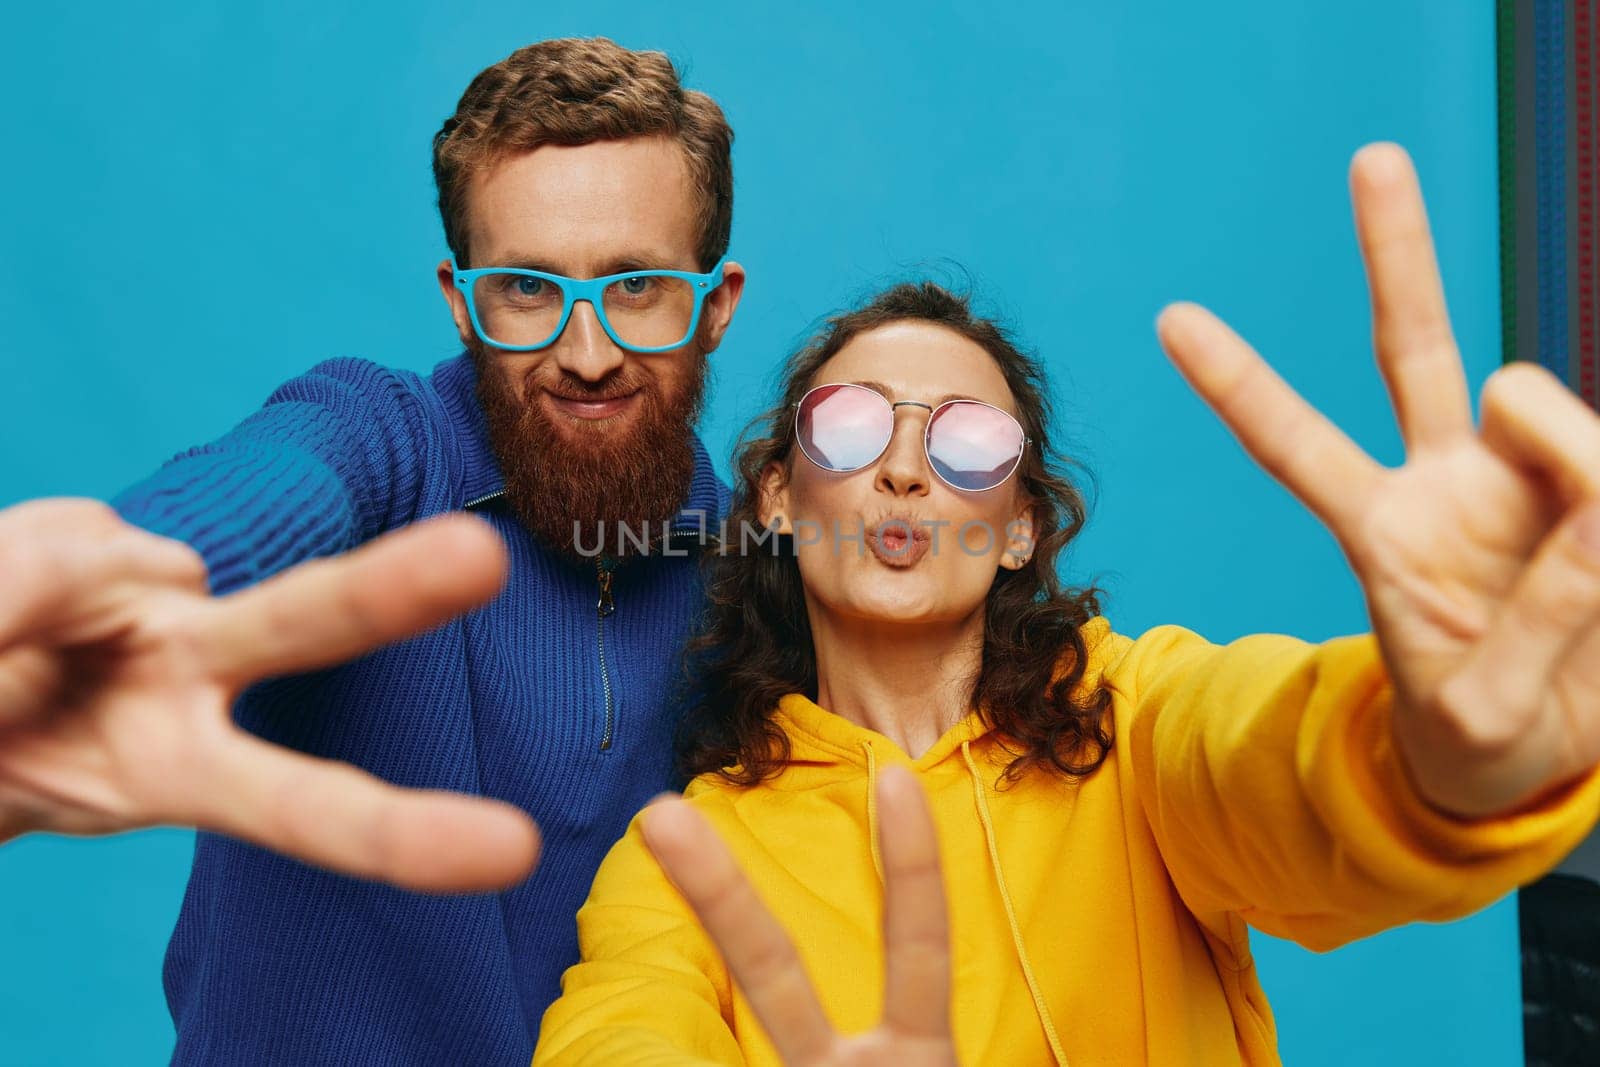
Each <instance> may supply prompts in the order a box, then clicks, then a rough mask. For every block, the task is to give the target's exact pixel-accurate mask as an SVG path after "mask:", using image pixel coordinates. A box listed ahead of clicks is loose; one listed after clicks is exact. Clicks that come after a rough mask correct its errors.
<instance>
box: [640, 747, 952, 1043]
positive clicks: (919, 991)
mask: <svg viewBox="0 0 1600 1067" xmlns="http://www.w3.org/2000/svg"><path fill="white" fill-rule="evenodd" d="M878 805H879V806H878V811H879V813H880V827H879V833H878V840H879V842H880V848H881V851H882V854H883V880H884V906H883V928H884V929H883V936H884V949H885V956H884V999H883V1021H882V1022H880V1023H879V1024H878V1025H877V1026H876V1027H875V1028H873V1029H872V1030H869V1031H867V1032H866V1033H862V1034H851V1035H848V1036H846V1035H841V1034H838V1033H835V1032H834V1029H833V1027H832V1026H831V1025H830V1024H829V1022H828V1018H827V1016H826V1015H825V1014H824V1013H823V1010H822V1004H821V1003H820V1002H819V1001H818V1000H817V994H816V991H815V989H814V988H813V987H812V985H811V981H810V979H809V978H808V977H807V976H806V972H805V966H804V964H803V962H802V961H801V959H800V955H799V953H797V952H796V951H795V948H794V945H793V943H792V942H790V940H789V938H788V937H787V936H786V935H785V934H784V932H783V928H782V927H781V926H780V925H778V921H777V920H776V919H775V918H773V916H772V913H771V912H769V911H767V909H766V907H765V906H763V905H762V903H761V900H760V898H759V897H757V896H756V892H755V890H754V889H753V888H752V887H751V885H750V883H749V882H748V881H747V880H746V879H745V877H744V875H743V873H741V872H740V870H739V866H738V864H737V863H736V862H735V861H734V858H733V856H732V855H731V854H730V853H729V852H728V849H727V846H725V845H724V844H723V843H722V840H721V838H719V837H718V836H717V833H716V831H715V830H714V829H712V827H711V825H710V824H709V823H707V822H706V821H705V818H704V817H703V816H701V814H700V813H699V812H697V811H695V810H694V808H693V806H691V805H690V804H689V803H688V802H687V801H684V800H677V799H669V800H662V801H657V802H656V803H653V804H651V805H650V807H649V808H648V809H646V811H645V813H644V816H643V823H642V825H641V830H642V832H643V834H644V839H645V843H646V844H648V845H649V846H650V851H651V852H652V853H654V854H655V857H656V859H657V860H658V861H659V862H660V864H661V866H662V869H664V870H665V871H666V872H667V875H668V877H670V878H671V879H672V881H673V883H674V884H675V885H677V887H678V889H679V891H680V892H682V893H683V896H684V899H686V900H687V901H688V902H689V904H690V906H691V907H693V908H694V910H695V913H696V914H697V915H699V916H700V921H701V923H702V924H704V926H705V928H706V931H707V932H708V933H709V934H710V935H711V937H712V939H713V940H714V941H715V942H716V943H717V947H718V949H720V950H721V952H722V956H723V959H724V960H726V961H727V964H728V970H729V972H730V973H732V975H733V977H734V980H735V981H737V982H738V983H739V988H740V989H742V990H743V991H744V995H745V997H746V999H748V1000H749V1001H750V1007H751V1009H752V1010H753V1011H754V1012H755V1013H756V1016H757V1017H758V1018H759V1019H760V1020H761V1025H762V1026H764V1027H766V1031H767V1036H768V1037H769V1038H771V1039H772V1043H773V1046H774V1047H775V1048H776V1049H777V1050H778V1053H779V1055H781V1056H782V1057H783V1062H784V1063H786V1064H789V1065H790V1067H854V1065H862V1067H865V1065H867V1064H883V1063H892V1064H895V1065H896V1067H953V1065H954V1064H955V1062H956V1054H955V1045H954V1042H953V1040H952V1038H951V1035H950V947H949V929H948V919H947V918H946V916H945V905H944V882H943V881H942V876H941V874H940V871H939V844H938V840H937V838H936V837H935V835H934V828H933V817H932V816H931V815H930V814H929V813H928V805H927V801H926V800H925V799H924V798H923V796H922V787H921V786H920V785H918V784H917V780H916V778H915V777H914V776H913V775H912V774H911V772H910V771H908V770H906V769H905V768H903V767H889V768H887V769H886V770H885V771H884V772H883V776H882V777H881V778H880V779H879V780H878Z"/></svg>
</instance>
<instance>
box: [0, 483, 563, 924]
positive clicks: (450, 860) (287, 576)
mask: <svg viewBox="0 0 1600 1067" xmlns="http://www.w3.org/2000/svg"><path fill="white" fill-rule="evenodd" d="M504 577H505V548H504V546H502V545H501V544H500V542H499V539H498V538H497V537H496V536H495V535H494V533H493V532H492V531H490V530H489V529H488V528H487V527H486V526H484V525H483V524H482V523H480V522H479V521H478V520H476V519H471V518H464V517H460V516H456V517H450V518H444V519H436V520H432V521H429V522H424V523H420V524H418V525H416V526H413V527H410V528H408V529H405V530H402V531H399V532H397V533H393V534H390V535H388V536H385V537H382V538H379V539H378V540H376V541H374V542H373V543H371V544H369V545H367V546H365V547H362V548H359V549H357V550H355V551H354V552H350V553H348V554H346V555H343V556H340V557H337V558H334V559H324V560H315V561H313V562H310V563H306V564H303V565H301V566H299V567H295V568H294V569H292V570H289V571H285V572H284V573H283V574H280V575H278V576H276V577H274V578H272V579H270V580H268V581H265V582H262V583H261V584H260V585H257V586H255V587H253V588H250V589H246V590H244V591H242V592H238V593H234V594H232V595H230V596H226V597H221V598H217V597H212V596H211V595H210V594H209V592H208V587H207V583H206V570H205V565H204V563H203V562H202V561H201V559H200V557H199V556H198V555H197V554H196V553H195V552H194V551H193V550H191V549H190V548H188V547H187V546H185V545H182V544H180V543H178V542H176V541H172V540H168V539H167V538H164V537H156V536H154V535H152V534H149V533H146V532H145V531H143V530H139V529H137V528H135V527H132V526H130V525H128V524H127V523H124V522H123V521H122V520H121V519H120V518H118V517H117V515H116V513H115V512H113V511H112V510H111V509H110V508H108V507H106V506H105V505H104V504H100V503H98V502H96V501H92V500H66V499H61V500H39V501H33V502H30V503H27V504H19V505H17V506H16V507H13V508H8V509H6V510H4V511H0V843H3V842H5V841H7V840H9V839H11V838H14V837H16V836H18V835H20V834H25V833H28V832H30V831H35V830H49V831H55V832H57V833H66V834H106V833H114V832H117V831H120V830H131V829H135V828H138V827H143V826H154V825H158V824H177V825H183V826H198V827H201V828H204V829H209V830H217V831H220V832H223V833H228V834H232V835H233V836H235V837H239V838H243V839H245V840H248V841H253V842H255V843H256V844H259V845H263V846H265V847H267V848H272V849H277V850H278V851H280V852H283V853H286V854H288V855H291V856H295V857H297V858H299V859H301V860H304V861H306V862H308V863H314V864H318V865H320V866H323V867H327V868H330V869H332V870H337V871H342V872H344V873H346V874H352V875H357V876H359V877H363V878H374V879H380V880H383V881H387V882H392V883H394V884H396V885H399V886H403V887H406V888H411V889H421V890H431V891H439V892H444V891H451V892H460V891H465V890H477V889H491V888H500V887H503V886H505V885H507V884H510V883H512V882H515V881H519V880H521V879H522V878H523V877H524V876H526V875H527V873H528V871H529V870H530V869H531V868H532V866H533V862H534V858H535V856H536V855H537V853H538V840H539V839H538V832H537V830H536V829H535V828H534V826H533V823H532V822H531V821H530V820H529V819H528V817H527V816H526V815H525V814H524V813H523V812H521V811H520V810H518V809H516V808H514V807H513V806H511V805H509V804H505V803H502V802H500V801H494V800H487V799H484V798H480V797H466V796H460V795H457V794H454V793H447V792H442V791H430V792H423V791H421V790H413V789H400V788H397V787H395V786H392V785H389V784H388V783H386V782H383V781H380V780H379V779H377V778H374V777H373V776H372V775H370V774H367V773H365V772H364V771H360V770H357V769H356V768H354V767H351V766H349V765H348V764H343V763H335V762H333V761H331V760H323V759H315V758H312V757H310V756H306V755H302V754H301V753H298V752H291V751H289V750H288V749H285V748H281V747H279V746H277V745H272V744H268V743H267V742H265V741H262V740H260V739H259V738H256V737H253V736H251V735H250V734H247V733H245V732H244V731H242V730H240V729H238V728H237V727H236V726H235V725H234V723H233V719H232V716H231V714H230V708H231V705H232V702H233V698H234V697H235V696H236V695H237V694H238V693H239V691H240V690H242V689H243V688H244V687H245V686H247V685H249V684H250V683H252V682H255V681H257V680H259V679H262V678H268V677H272V676H274V675H280V674H287V673H291V672H297V671H304V670H310V669H313V668H318V667H326V666H331V665H333V664H336V663H339V662H342V661H344V660H347V659H351V658H353V657H355V656H357V655H359V654H361V653H363V652H366V651H368V650H370V649H373V648H376V647H378V646H379V645H382V644H386V643H388V642H390V641H396V640H399V639H401V638H403V637H406V636H409V635H411V634H414V633H416V632H418V631H420V630H424V629H427V628H428V627H431V626H435V625H438V624H439V623H441V622H444V621H445V620H446V619H448V618H450V617H451V616H453V615H456V614H458V613H459V612H462V611H465V610H467V609H468V608H471V607H473V606H475V605H477V604H479V603H482V602H483V601H484V600H486V599H488V598H489V597H491V596H493V595H494V593H495V591H496V590H497V589H499V588H500V585H501V583H502V581H503V580H504ZM307 713H308V714H314V713H315V709H307Z"/></svg>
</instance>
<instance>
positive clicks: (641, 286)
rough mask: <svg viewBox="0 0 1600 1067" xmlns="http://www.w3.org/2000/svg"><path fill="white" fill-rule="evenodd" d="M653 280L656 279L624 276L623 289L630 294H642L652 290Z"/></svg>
mask: <svg viewBox="0 0 1600 1067" xmlns="http://www.w3.org/2000/svg"><path fill="white" fill-rule="evenodd" d="M653 281H655V279H654V278H624V279H622V291H623V292H625V293H627V294H628V295H629V296H642V295H643V294H645V293H647V292H649V291H650V283H651V282H653Z"/></svg>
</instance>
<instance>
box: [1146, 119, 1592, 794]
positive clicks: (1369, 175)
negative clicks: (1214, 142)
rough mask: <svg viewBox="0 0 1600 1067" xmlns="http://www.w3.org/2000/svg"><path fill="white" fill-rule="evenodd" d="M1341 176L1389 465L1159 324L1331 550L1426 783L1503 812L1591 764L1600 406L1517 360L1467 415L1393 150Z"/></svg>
mask: <svg viewBox="0 0 1600 1067" xmlns="http://www.w3.org/2000/svg"><path fill="white" fill-rule="evenodd" d="M1351 187H1352V194H1353V198H1354V202H1355V214H1356V229H1357V233H1358V236H1359V240H1360V245H1361V250H1362V254H1363V258H1364V259H1365V262H1366V268H1367V278H1368V282H1369V286H1370V290H1371V297H1372V313H1373V330H1374V336H1375V343H1376V349H1377V357H1378V364H1379V367H1380V369H1381V371H1382V373H1383V378H1384V380H1385V382H1386V383H1387V385H1388V389H1389V393H1390V396H1391V398H1392V400H1393V403H1394V409H1395V412H1396V414H1397V416H1398V419H1399V423H1400V430H1401V434H1402V436H1403V437H1404V439H1405V444H1406V462H1405V465H1404V466H1401V467H1399V468H1396V469H1390V468H1386V467H1383V466H1381V465H1379V464H1378V463H1376V462H1375V461H1374V460H1373V459H1371V458H1370V457H1369V456H1367V455H1366V454H1365V453H1364V452H1363V451H1362V450H1361V449H1360V448H1358V447H1357V446H1356V445H1355V444H1354V443H1353V442H1352V441H1350V439H1349V438H1347V437H1345V436H1344V434H1343V433H1341V432H1340V431H1339V430H1338V429H1337V428H1336V427H1335V426H1334V425H1333V424H1332V423H1330V422H1329V421H1328V420H1327V419H1326V418H1325V417H1323V416H1322V415H1321V414H1320V413H1319V412H1317V411H1316V410H1315V409H1313V408H1312V407H1311V406H1310V405H1308V404H1307V403H1306V402H1305V401H1304V400H1302V399H1301V398H1300V397H1299V396H1298V395H1297V394H1296V393H1295V392H1294V391H1293V390H1292V389H1290V388H1289V386H1288V385H1287V384H1285V383H1284V382H1283V380H1282V379H1280V378H1279V377H1278V376H1277V375H1276V374H1275V373H1274V372H1273V371H1272V370H1271V369H1270V368H1269V367H1268V366H1267V364H1266V363H1265V362H1263V361H1262V359H1261V357H1260V356H1258V355H1257V354H1256V353H1255V352H1254V351H1253V350H1251V348H1250V347H1249V346H1248V345H1247V344H1246V343H1245V342H1244V341H1243V340H1241V339H1240V338H1239V337H1238V336H1237V335H1236V334H1234V333H1233V332H1232V331H1231V330H1230V329H1228V327H1227V326H1225V325H1223V323H1222V322H1221V321H1220V320H1218V319H1216V318H1215V317H1214V316H1212V315H1211V314H1210V313H1209V312H1206V311H1204V310H1203V309H1201V308H1199V307H1196V306H1194V305H1175V306H1173V307H1170V308H1168V309H1166V310H1165V311H1164V312H1163V313H1162V316H1161V318H1160V321H1159V323H1158V327H1157V328H1158V332H1159V334H1160V337H1161V342H1162V345H1163V346H1164V347H1165V349H1166V351H1167V353H1168V355H1169V356H1170V357H1171V358H1172V360H1173V362H1174V363H1175V364H1176V365H1177V367H1178V369H1179V370H1180V372H1182V374H1183V375H1184V377H1185V378H1186V379H1188V381H1189V382H1190V384H1191V385H1192V386H1193V387H1194V388H1195V390H1196V391H1197V392H1198V393H1199V394H1200V395H1201V396H1202V397H1203V398H1204V399H1205V401H1206V402H1207V403H1208V404H1209V405H1210V406H1211V407H1212V408H1213V409H1214V410H1215V411H1216V413H1217V414H1218V416H1219V417H1220V418H1221V419H1222V420H1223V422H1225V423H1226V424H1227V425H1228V427H1229V428H1230V429H1231V430H1232V431H1233V433H1234V434H1235V436H1237V437H1238V439H1239V441H1240V442H1241V444H1243V446H1244V447H1245V449H1246V450H1247V451H1248V452H1249V453H1250V454H1251V455H1252V456H1253V457H1254V458H1255V459H1256V461H1257V462H1258V463H1259V464H1260V465H1261V466H1262V467H1263V468H1264V469H1265V470H1266V471H1267V472H1268V473H1269V474H1271V475H1272V476H1273V477H1274V478H1276V479H1277V480H1278V481H1279V482H1281V483H1283V485H1284V486H1285V487H1286V488H1288V489H1289V491H1290V492H1292V493H1293V494H1294V495H1295V496H1296V497H1298V498H1299V499H1300V501H1301V502H1302V503H1304V504H1305V505H1306V506H1307V507H1308V508H1309V509H1310V510H1311V511H1312V512H1313V513H1315V514H1316V515H1317V517H1318V518H1319V519H1321V520H1322V522H1323V523H1324V524H1325V525H1326V526H1327V527H1328V529H1329V530H1330V531H1332V533H1333V535H1334V537H1335V538H1336V539H1337V540H1338V542H1339V544H1340V546H1341V548H1342V549H1343V550H1344V553H1345V556H1346V558H1347V559H1348V560H1349V562H1350V564H1351V567H1352V568H1353V569H1354V571H1355V574H1356V576H1357V577H1358V578H1359V579H1360V581H1361V584H1362V587H1363V589H1364V591H1365V594H1366V601H1367V608H1368V612H1369V615H1370V617H1371V620H1372V628H1373V632H1374V633H1375V634H1376V636H1377V639H1378V643H1379V646H1380V648H1381V649H1382V654H1383V658H1384V662H1385V664H1386V666H1387V668H1388V672H1389V675H1390V677H1391V678H1392V680H1393V682H1394V686H1395V697H1396V701H1395V709H1394V723H1393V729H1394V734H1395V740H1396V743H1397V744H1398V746H1399V748H1400V751H1401V753H1402V755H1403V756H1404V758H1405V761H1406V764H1407V766H1408V768H1409V770H1410V772H1411V775H1412V778H1413V780H1414V781H1415V783H1416V785H1417V787H1418V788H1419V790H1420V791H1421V793H1422V795H1423V796H1424V797H1426V798H1427V799H1428V800H1429V801H1430V802H1431V803H1432V804H1433V805H1434V806H1435V807H1437V808H1439V809H1441V810H1443V811H1446V812H1449V813H1452V814H1456V815H1460V816H1466V817H1476V816H1487V815H1493V814H1499V813H1503V812H1508V811H1511V810H1514V809H1516V808H1519V807H1522V806H1525V805H1527V804H1528V803H1530V802H1531V801H1534V800H1536V799H1538V798H1539V797H1540V796H1541V795H1542V794H1544V793H1546V792H1548V791H1549V790H1551V789H1554V788H1556V787H1558V786H1560V785H1562V784H1563V783H1566V782H1568V781H1570V780H1572V779H1573V778H1575V777H1576V776H1578V775H1581V774H1582V773H1583V772H1585V771H1587V770H1589V769H1590V768H1591V767H1592V766H1593V765H1594V764H1595V763H1596V761H1597V760H1600V417H1597V416H1596V414H1595V413H1594V412H1592V411H1590V410H1589V409H1588V408H1587V407H1586V406H1585V405H1584V404H1583V403H1582V402H1581V401H1580V400H1579V399H1578V398H1577V397H1575V396H1574V395H1573V394H1572V393H1571V392H1570V391H1569V390H1568V389H1567V388H1566V387H1565V385H1563V384H1562V383H1561V382H1560V381H1558V380H1557V379H1556V378H1555V377H1554V376H1553V375H1551V374H1549V373H1548V372H1547V371H1545V370H1544V369H1543V368H1542V367H1540V366H1538V365H1536V364H1530V363H1514V364H1511V365H1509V366H1506V367H1504V368H1501V369H1499V370H1497V371H1496V372H1495V373H1494V374H1493V375H1491V376H1490V378H1489V380H1488V382H1487V384H1486V385H1485V387H1484V390H1483V395H1482V400H1481V416H1482V425H1481V427H1476V428H1475V427H1474V425H1473V421H1472V410H1471V405H1470V402H1469V400H1470V398H1469V393H1468V389H1467V383H1466V379H1465V375H1464V373H1463V370H1462V366H1461V360H1460V356H1459V354H1458V352H1457V349H1456V346H1455V341H1454V338H1453V336H1452V333H1451V329H1450V321H1449V317H1448V315H1447V314H1446V311H1445V303H1444V294H1443V290H1442V286H1441V283H1440V279H1439V271H1438V266H1437V264H1436V262H1435V259H1434V252H1433V245H1432V241H1431V239H1430V237H1429V233H1428V222H1427V216H1426V213H1425V211H1424V208H1423V203H1422V194H1421V190H1420V188H1419V187H1418V183H1417V179H1416V174H1415V172H1414V170H1413V169H1412V166H1411V162H1410V160H1409V158H1408V157H1407V156H1406V154H1405V153H1404V151H1402V150H1401V149H1400V148H1399V147H1398V146H1396V145H1389V144H1377V145H1369V146H1367V147H1366V148H1364V149H1362V150H1361V151H1360V152H1359V153H1357V155H1356V157H1355V160H1354V163H1353V164H1352V167H1351Z"/></svg>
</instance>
